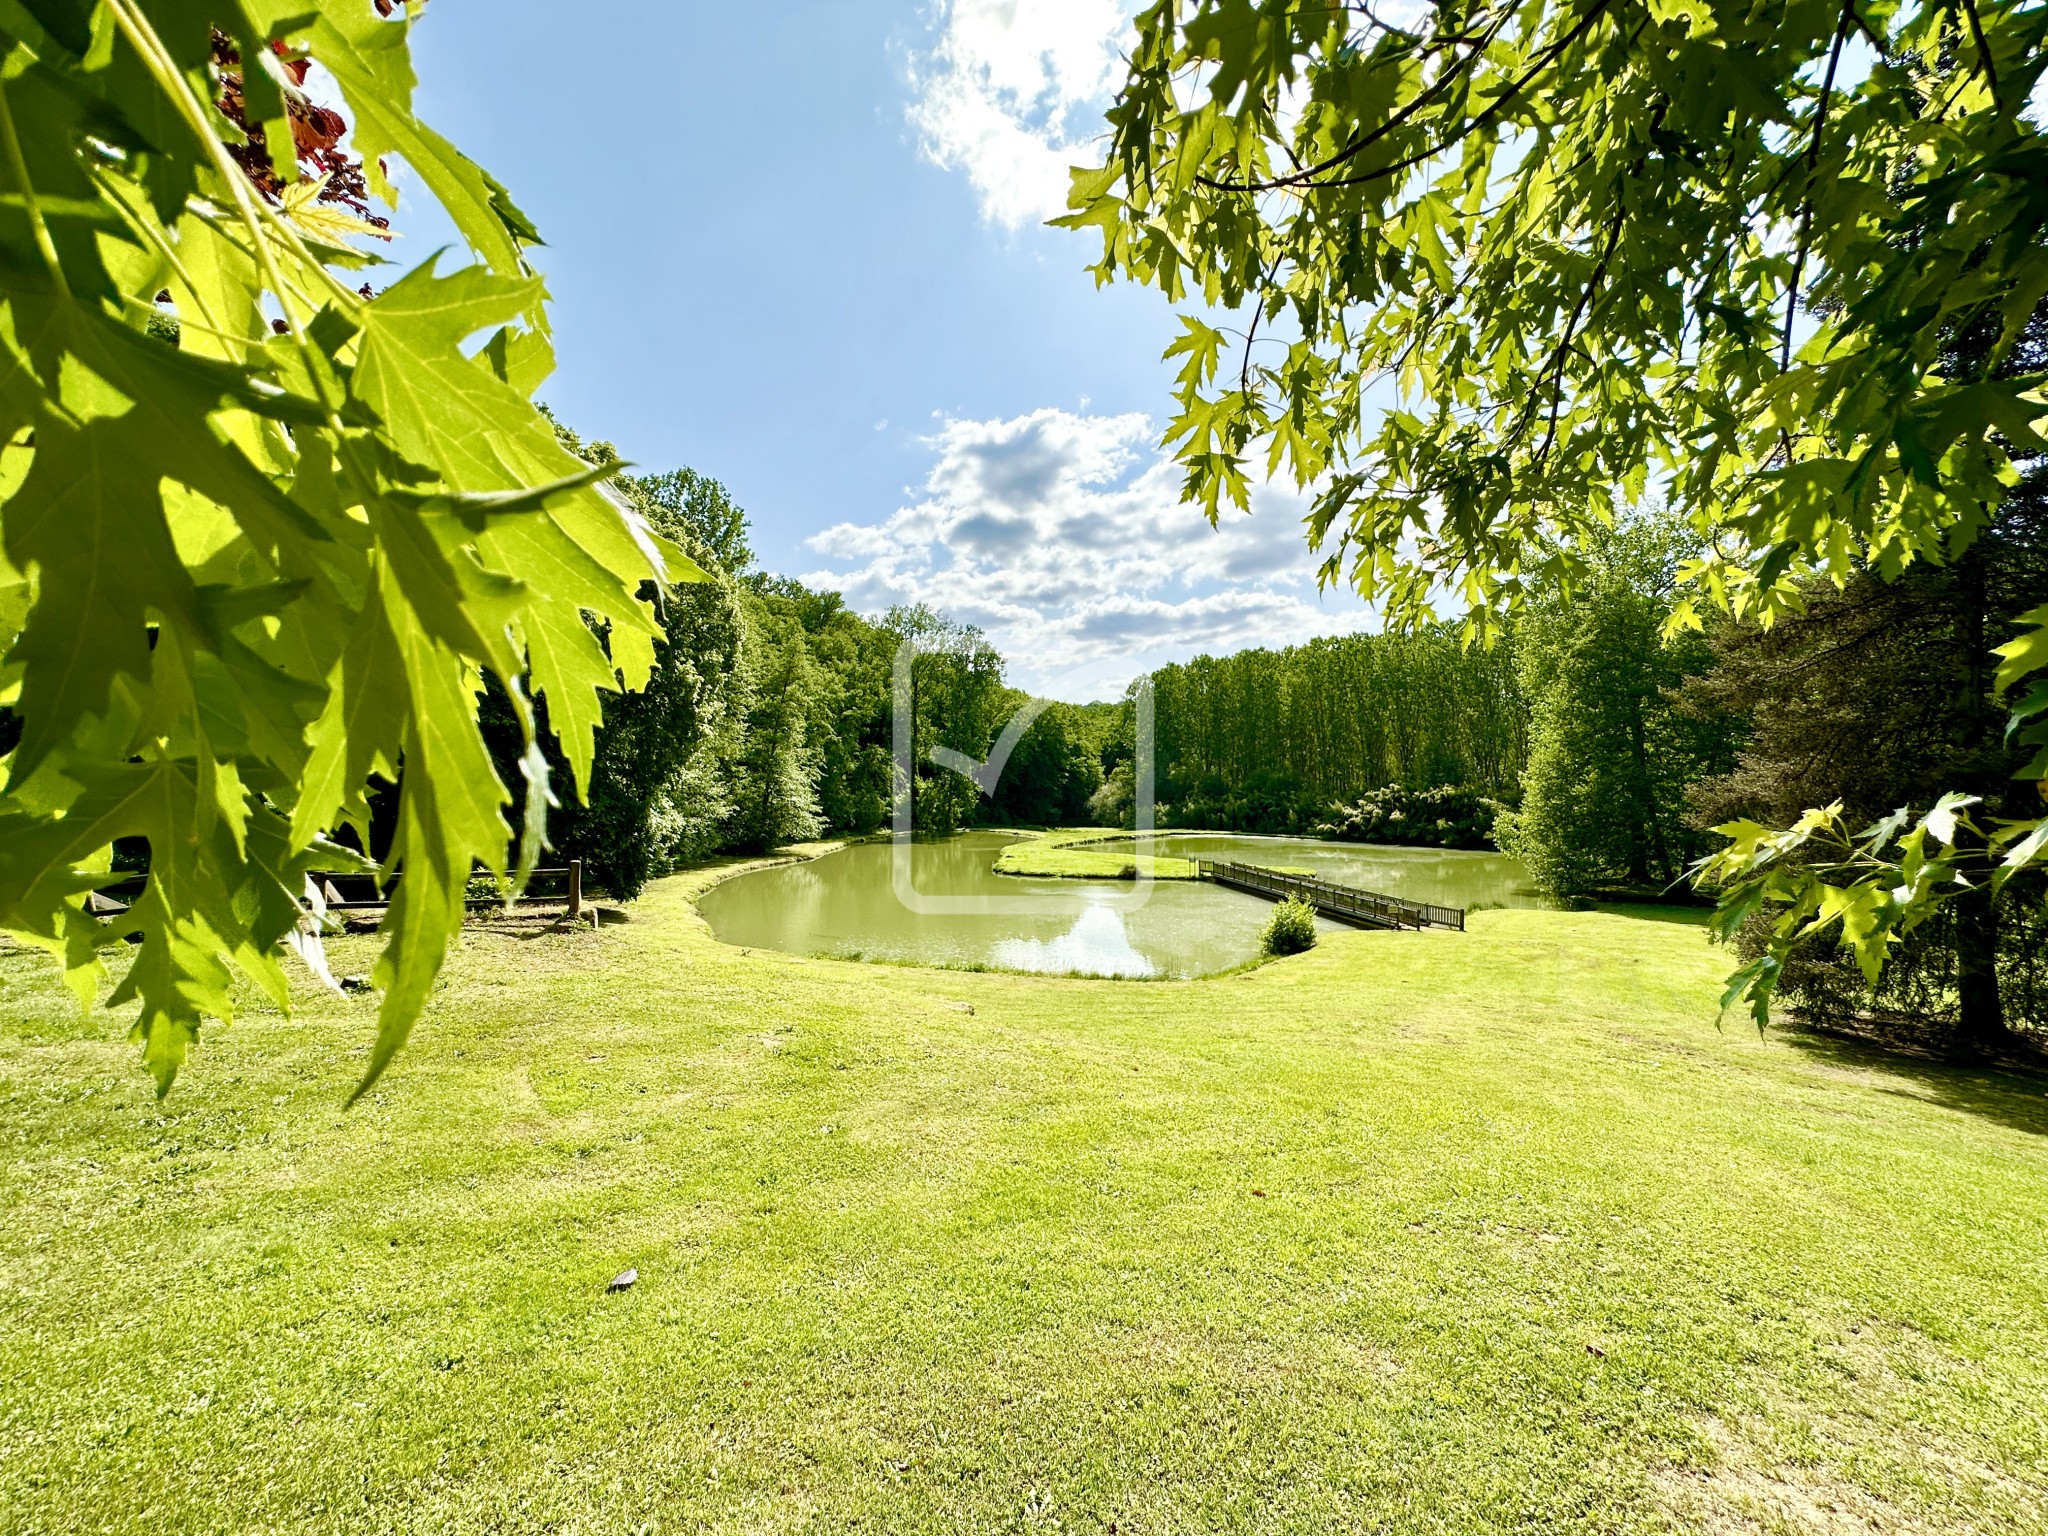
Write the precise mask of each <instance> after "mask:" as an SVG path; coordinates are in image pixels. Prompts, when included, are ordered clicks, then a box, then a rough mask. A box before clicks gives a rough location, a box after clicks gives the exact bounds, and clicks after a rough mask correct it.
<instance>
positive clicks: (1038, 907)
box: [889, 639, 1156, 917]
mask: <svg viewBox="0 0 2048 1536" xmlns="http://www.w3.org/2000/svg"><path fill="white" fill-rule="evenodd" d="M918 654H919V653H918V646H917V642H916V641H915V640H910V639H906V640H905V641H904V642H903V643H902V644H901V645H899V646H898V647H897V648H896V663H895V668H894V673H893V676H892V678H891V687H890V701H889V715H890V725H891V736H892V744H893V756H894V759H895V767H894V773H893V779H894V783H893V786H892V788H893V794H894V800H895V815H894V818H893V820H892V823H891V828H892V831H893V834H894V835H893V837H892V839H891V841H892V843H893V849H892V854H891V859H890V870H889V873H890V884H891V886H892V887H893V888H894V890H895V893H896V899H897V900H898V901H900V902H901V903H903V905H904V906H905V907H906V908H908V909H909V910H910V911H912V912H915V913H917V914H918V915H919V916H922V917H955V916H962V915H968V916H1034V915H1035V916H1044V915H1047V914H1049V913H1053V912H1059V911H1063V910H1065V906H1066V900H1067V898H1065V897H1063V896H1061V895H1060V894H1059V893H1058V892H1057V891H1051V890H1046V889H1042V888H1038V887H1040V886H1042V882H1038V881H1031V880H1021V879H1020V880H1005V881H1003V884H1004V885H1006V886H1011V885H1014V886H1015V887H1017V889H1016V890H1015V891H1014V892H1010V891H1007V890H1006V891H1004V892H1003V893H1002V894H999V895H980V894H960V893H954V892H945V891H926V890H921V889H919V887H918V884H917V878H916V868H915V861H914V859H913V857H912V852H913V848H914V845H915V834H916V831H917V827H916V815H917V806H916V802H917V781H918V769H919V767H920V766H922V765H921V764H920V763H919V761H918V755H917V702H918V699H917V695H918V688H917V658H918ZM1084 680H1086V677H1085V674H1084V673H1081V672H1075V673H1070V674H1065V675H1063V676H1061V677H1058V678H1055V679H1053V680H1052V682H1051V683H1050V684H1049V686H1048V689H1047V691H1048V692H1049V693H1057V692H1058V691H1059V690H1060V688H1061V686H1062V684H1065V683H1070V682H1080V681H1084ZM1050 703H1051V700H1050V699H1047V698H1034V699H1032V700H1031V701H1030V702H1028V703H1027V704H1025V705H1024V707H1023V708H1021V709H1019V710H1018V711H1017V712H1016V713H1015V714H1014V715H1012V716H1011V717H1010V718H1009V720H1008V721H1007V722H1005V723H1004V726H1003V729H1002V731H1001V732H1000V733H998V735H997V736H996V739H995V744H994V745H993V746H991V747H990V748H989V754H988V756H987V757H986V758H983V759H976V758H973V757H970V756H968V755H967V754H966V753H965V752H962V751H960V750H958V749H957V748H954V747H949V746H936V745H934V746H929V747H927V748H926V751H925V761H926V762H928V763H930V764H931V765H933V766H934V767H938V768H944V769H950V770H951V771H952V772H954V773H957V774H960V775H961V776H962V777H964V778H967V779H969V780H971V781H972V782H973V783H974V785H975V786H976V787H977V788H978V789H979V790H980V792H981V796H982V798H983V799H984V800H990V799H993V798H994V797H995V793H996V786H997V785H999V784H1000V783H1001V782H1002V776H1003V769H1004V768H1005V767H1007V766H1008V765H1009V761H1010V755H1011V754H1012V753H1013V752H1015V751H1016V749H1017V743H1018V742H1020V741H1022V740H1023V739H1024V733H1025V732H1026V731H1028V730H1030V729H1031V726H1032V723H1033V722H1034V721H1035V720H1037V719H1038V717H1039V716H1040V715H1041V714H1043V713H1044V712H1045V710H1046V707H1047V706H1048V705H1049V704H1050ZM1132 704H1133V714H1134V716H1135V720H1134V724H1135V726H1136V740H1135V742H1134V751H1133V753H1132V758H1131V790H1132V809H1133V817H1132V830H1131V834H1130V835H1131V837H1132V839H1133V844H1134V846H1133V850H1132V851H1133V854H1134V855H1135V857H1134V858H1133V860H1132V862H1133V864H1134V866H1135V868H1136V870H1137V875H1136V878H1135V879H1132V880H1128V881H1119V882H1118V885H1119V889H1118V890H1117V891H1115V892H1114V893H1112V894H1110V895H1107V896H1102V897H1099V898H1097V899H1096V900H1095V901H1094V902H1093V903H1091V904H1092V905H1095V906H1098V907H1101V908H1104V909H1107V910H1110V911H1117V912H1131V911H1136V910H1137V909H1138V908H1139V907H1142V906H1144V905H1145V903H1146V902H1148V901H1149V900H1151V899H1152V885H1153V877H1152V864H1151V860H1152V854H1153V850H1154V835H1153V834H1154V827H1155V813H1156V795H1155V786H1154V780H1153V774H1152V764H1153V750H1152V679H1151V678H1150V677H1149V676H1147V677H1145V678H1143V679H1142V680H1141V681H1140V682H1139V684H1138V688H1137V692H1136V694H1135V696H1134V698H1133V700H1132ZM1119 841H1121V839H1119ZM1124 886H1128V887H1129V888H1128V889H1123V888H1122V887H1124Z"/></svg>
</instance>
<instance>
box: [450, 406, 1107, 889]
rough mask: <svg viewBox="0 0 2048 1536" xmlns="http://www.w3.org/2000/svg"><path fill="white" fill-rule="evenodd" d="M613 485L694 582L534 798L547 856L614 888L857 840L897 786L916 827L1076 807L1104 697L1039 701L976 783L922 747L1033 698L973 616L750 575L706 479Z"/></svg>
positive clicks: (570, 435) (1098, 765)
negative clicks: (649, 666) (632, 685)
mask: <svg viewBox="0 0 2048 1536" xmlns="http://www.w3.org/2000/svg"><path fill="white" fill-rule="evenodd" d="M556 431H557V435H558V436H559V438H560V439H561V441H562V443H563V445H564V446H565V447H567V448H568V449H569V450H570V451H571V452H572V453H574V454H576V455H577V457H579V458H581V459H583V460H585V461H586V462H588V463H590V464H592V465H594V466H604V465H610V464H615V463H617V462H618V454H617V452H616V450H615V449H614V448H613V446H612V445H611V444H610V443H607V442H602V441H596V442H591V441H586V440H584V439H583V438H582V437H581V436H579V435H578V434H577V433H576V432H574V431H573V430H571V429H570V428H568V427H565V426H562V425H560V424H557V427H556ZM610 484H611V486H612V487H613V489H614V491H615V492H616V493H617V494H619V495H621V496H622V497H624V498H625V499H626V500H627V501H628V502H629V503H630V504H631V505H632V507H633V508H634V509H635V510H636V511H638V512H639V513H640V514H641V515H642V516H643V517H645V518H646V520H647V522H648V524H649V525H650V526H651V527H652V528H653V529H654V530H655V531H656V532H657V533H659V534H660V535H661V536H662V537H664V538H666V539H668V540H671V541H673V542H674V543H676V544H677V545H680V546H681V547H682V548H683V549H684V550H686V551H687V552H688V553H689V555H690V557H691V558H692V559H693V560H694V561H696V562H697V564H698V565H699V566H701V567H702V568H703V569H704V570H705V571H706V572H707V574H708V575H709V576H710V579H709V580H708V581H704V582H700V583H695V584H692V585H689V586H679V587H676V588H673V589H671V590H670V591H668V592H666V593H664V594H663V595H662V597H661V601H660V622H661V628H662V635H661V637H660V639H658V640H657V641H656V643H655V647H654V650H655V665H654V670H653V673H652V675H651V677H650V679H649V681H648V684H647V686H646V687H645V688H644V689H642V690H640V691H639V692H636V693H614V694H610V695H607V696H606V698H605V701H604V707H603V720H602V723H601V724H600V726H599V727H598V730H597V734H596V749H595V753H594V756H593V759H592V766H591V773H590V787H589V793H588V795H587V796H586V797H585V799H584V801H583V802H582V803H580V804H579V803H575V802H573V801H567V800H565V801H564V802H563V803H561V804H557V805H552V806H550V807H549V808H548V810H547V831H548V840H549V844H550V846H551V847H552V848H553V850H554V852H555V855H556V856H557V857H560V858H576V859H581V860H583V862H584V864H585V866H586V869H587V872H588V875H589V877H590V878H591V880H592V881H593V882H594V883H596V884H597V885H599V886H601V887H602V888H604V889H606V890H608V891H610V892H611V893H612V894H614V895H616V896H618V897H620V898H622V899H623V898H630V897H632V896H635V895H637V894H638V893H639V892H640V890H641V889H642V888H643V887H644V886H645V885H646V883H647V882H648V881H649V880H651V879H654V878H656V877H658V876H660V875H663V874H666V873H668V872H669V871H671V870H673V869H675V868H677V867H679V866H681V865H683V864H687V863H689V862H692V861H694V860H699V859H703V858H707V857H710V856H712V855H715V854H720V853H757V852H763V851H766V850H768V849H771V848H776V847H781V846H783V845H786V844H789V843H796V842H802V841H805V840H807V839H812V838H817V837H823V836H848V835H851V836H860V835H864V834H867V833H871V832H874V831H877V830H878V829H880V828H882V827H883V826H884V825H886V824H889V823H890V822H891V819H892V817H893V815H894V813H895V811H896V809H897V806H898V801H899V799H907V800H908V807H907V808H908V809H909V811H910V813H911V818H912V821H913V824H914V826H915V827H916V829H917V830H918V831H919V832H921V833H931V834H945V833H950V832H954V831H957V830H959V829H960V828H962V827H966V826H969V825H974V824H996V823H1001V824H1009V825H1025V826H1050V825H1059V824H1062V823H1072V822H1081V821H1085V820H1086V819H1087V817H1088V815H1089V800H1090V798H1091V796H1094V795H1095V794H1096V793H1097V792H1098V791H1099V790H1100V788H1101V786H1102V781H1103V772H1104V755H1105V751H1107V752H1108V754H1109V756H1110V757H1111V759H1112V761H1113V760H1114V759H1115V756H1116V754H1117V752H1118V750H1119V748H1118V747H1117V746H1116V744H1115V740H1114V738H1116V737H1117V734H1118V728H1119V725H1120V720H1121V715H1120V711H1119V709H1118V707H1117V706H1114V705H1107V704H1102V705H1076V704H1068V703H1058V702H1054V703H1049V704H1044V705H1043V706H1042V708H1041V709H1040V712H1039V713H1038V714H1037V715H1036V716H1035V718H1033V720H1032V721H1031V723H1030V725H1029V727H1028V728H1027V729H1026V730H1025V731H1024V733H1023V735H1022V736H1021V737H1020V739H1019V740H1018V742H1017V744H1016V747H1015V748H1014V750H1013V751H1012V752H1011V754H1010V757H1009V759H1008V762H1007V765H1006V767H1005V769H1004V772H1003V774H1002V775H1001V777H1000V778H999V779H998V780H997V782H996V784H995V786H994V793H993V795H984V794H983V792H982V789H981V786H980V785H979V784H977V783H976V782H975V781H974V780H973V779H971V778H969V777H968V776H967V775H965V774H963V773H960V772H958V771H955V770H954V769H952V768H949V767H945V766H941V765H940V764H939V763H937V762H935V761H934V760H933V752H934V750H935V749H940V748H946V749H951V750H952V751H954V752H957V753H959V754H961V755H962V756H964V757H966V758H968V759H970V760H973V761H979V760H980V759H982V758H984V757H985V756H986V755H987V753H988V751H989V748H990V746H991V745H992V744H993V743H994V741H995V740H996V738H997V737H998V735H999V734H1000V732H1001V731H1002V729H1003V727H1004V726H1005V725H1006V724H1007V723H1008V721H1009V720H1010V718H1011V717H1012V716H1013V715H1014V714H1015V713H1016V712H1017V711H1018V710H1019V709H1021V708H1023V707H1025V706H1026V705H1027V704H1029V703H1030V702H1031V700H1030V698H1029V696H1028V695H1027V694H1025V693H1024V692H1022V691H1021V690H1018V689H1016V688H1012V687H1010V686H1009V685H1008V684H1007V683H1006V682H1005V681H1004V662H1003V658H1002V657H1001V656H1000V655H999V654H998V653H997V652H996V650H995V648H994V647H993V646H991V645H990V644H989V642H988V640H987V639H986V637H985V636H984V635H983V634H982V633H981V632H980V631H979V630H978V629H976V628H974V627H973V626H972V625H967V624H962V623H958V622H956V621H954V620H951V619H949V618H947V617H946V616H945V615H943V614H940V613H937V612H934V611H933V610H932V609H930V608H928V607H925V606H922V605H918V606H912V607H898V608H893V609H891V610H890V611H889V612H888V613H886V614H884V615H882V616H881V617H880V618H879V619H874V618H868V617H864V616H863V615H861V614H858V613H855V612H854V611H852V610H851V609H850V608H848V607H847V606H846V602H845V599H844V598H843V597H842V596H841V595H840V594H839V593H836V592H822V591H816V590H813V589H811V588H809V587H807V586H805V585H804V584H803V583H802V582H800V581H797V580H794V579H793V578H790V577H786V576H777V575H773V574H771V573H769V572H767V571H764V570H762V569H761V568H760V567H759V566H758V565H757V563H756V561H755V558H754V552H753V549H752V546H751V543H750V541H749V539H748V521H747V517H746V514H745V512H744V511H743V510H742V509H741V508H740V507H739V506H738V505H737V504H736V503H735V502H734V500H733V498H732V496H731V494H730V492H729V491H728V490H727V489H726V487H725V486H723V485H722V484H721V483H720V482H718V481H717V480H715V479H713V478H711V477H710V476H708V475H703V474H699V473H697V472H696V471H693V470H689V469H679V470H673V471H669V472H667V473H664V474H657V475H634V474H630V473H619V474H616V475H614V476H613V478H612V480H611V482H610ZM906 641H908V642H910V643H911V644H912V645H913V646H914V650H915V654H914V659H913V661H912V663H911V667H910V676H909V680H908V681H909V698H910V701H911V716H912V719H913V721H914V724H913V726H912V730H911V733H910V745H911V748H912V756H913V760H914V762H915V763H916V765H917V766H916V771H915V773H914V774H913V775H912V776H911V779H910V780H909V781H908V782H904V781H903V780H902V778H901V776H900V774H899V771H898V769H897V767H896V763H895V756H894V750H893V737H892V732H893V728H894V716H893V698H894V668H895V664H896V658H897V653H898V650H899V648H900V647H901V646H902V645H903V644H904V643H905V642H906ZM482 714H483V719H484V727H485V737H486V740H487V741H488V742H489V743H490V744H491V748H492V752H493V755H494V757H495V759H496V760H497V764H498V769H499V775H500V777H501V778H502V779H503V780H504V781H505V782H506V783H508V784H512V785H514V786H517V785H519V784H520V782H521V779H520V776H519V769H518V756H519V752H520V750H521V737H520V734H519V731H518V728H517V724H516V720H515V718H514V715H513V708H512V702H511V699H510V697H509V695H508V693H507V691H506V690H505V689H504V688H503V687H501V686H497V685H495V684H492V685H489V686H487V688H486V691H485V694H484V696H483V701H482ZM542 724H543V732H542V734H543V749H544V751H545V752H546V753H547V754H548V756H549V757H550V759H551V760H555V759H559V757H560V754H561V747H560V744H559V741H558V740H557V739H556V738H555V736H554V734H553V733H552V732H551V731H549V730H548V729H547V725H548V722H547V721H546V717H545V707H544V706H543V713H542ZM517 793H518V791H517V789H516V788H515V795H516V794H517ZM515 809H516V810H523V804H522V805H521V806H519V807H516V808H515Z"/></svg>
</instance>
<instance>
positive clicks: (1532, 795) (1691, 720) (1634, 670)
mask: <svg viewBox="0 0 2048 1536" xmlns="http://www.w3.org/2000/svg"><path fill="white" fill-rule="evenodd" d="M1675 532H1676V531H1675V530H1673V529H1671V528H1669V527H1668V526H1666V525H1663V524H1661V523H1660V522H1659V521H1657V520H1655V519H1651V518H1638V519H1635V520H1632V521H1631V522H1629V523H1627V524H1625V525H1624V526H1623V528H1622V529H1620V530H1619V531H1617V532H1616V533H1614V534H1611V535H1608V536H1606V537H1604V538H1602V539H1600V540H1598V541H1597V547H1598V553H1597V554H1596V555H1595V557H1594V560H1595V563H1594V565H1593V569H1592V572H1591V574H1590V575H1589V576H1587V577H1586V578H1585V579H1584V580H1582V581H1581V582H1580V584H1579V586H1578V588H1577V590H1575V591H1574V592H1572V593H1571V594H1569V595H1558V596H1555V597H1552V598H1550V599H1548V600H1543V601H1539V602H1537V603H1535V604H1532V605H1531V606H1530V608H1529V609H1528V610H1527V611H1526V613H1525V614H1524V616H1523V618H1522V620H1521V622H1520V625H1519V628H1518V630H1517V633H1516V652H1517V657H1518V660H1519V663H1520V666H1521V671H1522V687H1523V691H1524V692H1525V693H1526V694H1527V696H1528V698H1529V700H1530V706H1531V718H1530V726H1529V766H1528V768H1527V770H1526V771H1525V772H1524V774H1523V776H1522V804H1521V808H1520V810H1518V811H1516V812H1514V813H1512V814H1511V815H1509V816H1508V817H1507V818H1505V819H1504V821H1503V823H1502V825H1501V827H1500V829H1499V836H1500V841H1501V846H1502V847H1503V848H1505V849H1507V850H1508V851H1509V852H1510V853H1513V854H1515V855H1517V856H1518V857H1519V858H1521V860H1522V861H1523V862H1524V863H1526V864H1527V865H1528V866H1529V872H1530V874H1531V875H1532V876H1533V877H1534V878H1535V880H1536V883H1537V884H1538V886H1540V887H1541V888H1542V889H1544V890H1547V891H1550V892H1552V893H1554V894H1556V895H1559V896H1590V895H1593V894H1595V893H1597V892H1600V891H1607V890H1624V889H1632V890H1637V891H1642V890H1657V889H1660V888H1662V887H1665V886H1668V885H1670V884H1671V883H1672V882H1673V881H1676V880H1678V879H1680V878H1682V877H1683V876H1684V874H1685V871H1686V868H1687V866H1688V865H1689V864H1690V863H1691V862H1692V860H1693V859H1694V858H1695V857H1697V856H1698V854H1699V853H1700V852H1702V851H1703V850H1702V849H1701V847H1700V842H1701V839H1700V837H1699V834H1698V833H1696V832H1694V831H1693V830H1692V829H1691V827H1690V826H1689V824H1688V821H1687V816H1686V811H1687V806H1686V790H1687V787H1688V786H1689V785H1690V784H1691V783H1693V782H1694V781H1695V780H1697V779H1699V778H1702V777H1703V776H1705V775H1707V774H1710V773H1714V772H1718V771H1722V770H1724V769H1725V768H1726V767H1727V766H1728V756H1729V753H1730V751H1731V750H1732V737H1733V733H1734V727H1733V726H1732V724H1731V723H1730V721H1729V720H1728V719H1727V718H1726V717H1725V716H1723V715H1721V714H1719V713H1716V712H1712V711H1702V710H1685V709H1681V708H1679V707H1677V706H1676V704H1675V703H1674V701H1673V699H1672V690H1673V689H1674V688H1676V687H1677V686H1678V685H1679V684H1680V683H1682V682H1683V681H1684V680H1685V679H1686V678H1687V677H1690V676H1692V675H1694V674H1696V673H1698V672H1700V671H1701V670H1703V669H1704V668H1705V666H1706V665H1707V661H1708V654H1709V653H1708V647H1707V644H1706V642H1705V641H1704V640H1703V639H1702V638H1701V637H1700V636H1699V635H1697V634H1692V633H1681V634H1678V635H1675V636H1672V637H1670V638H1669V639H1667V638H1666V633H1665V632H1666V625H1667V622H1668V621H1669V619H1670V617H1671V608H1672V605H1673V603H1674V602H1675V601H1676V596H1675V593H1674V588H1675V585H1676V570H1677V566H1678V563H1679V559H1680V556H1681V553H1682V551H1683V549H1684V540H1683V539H1682V538H1679V537H1676V536H1675Z"/></svg>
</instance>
